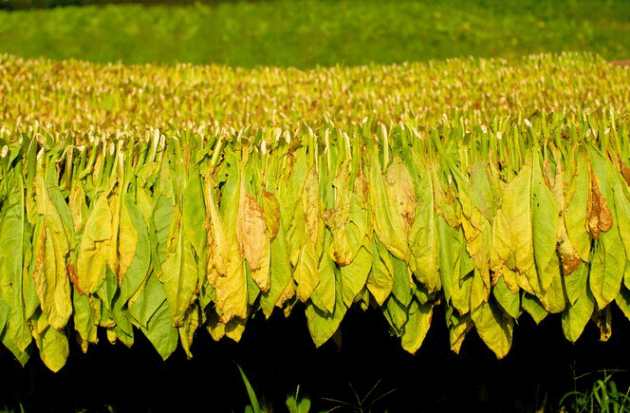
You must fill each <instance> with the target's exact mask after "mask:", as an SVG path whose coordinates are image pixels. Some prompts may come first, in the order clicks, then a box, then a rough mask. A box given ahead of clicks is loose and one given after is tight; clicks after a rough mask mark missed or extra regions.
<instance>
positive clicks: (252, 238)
mask: <svg viewBox="0 0 630 413" xmlns="http://www.w3.org/2000/svg"><path fill="white" fill-rule="evenodd" d="M236 221H237V224H236V236H237V238H238V242H239V246H240V250H241V254H242V255H243V258H245V259H246V260H247V262H248V263H249V266H250V268H251V270H252V271H256V270H258V269H260V267H261V266H262V264H263V257H264V256H265V248H266V246H267V242H268V234H267V224H266V223H265V213H264V212H263V209H262V208H261V207H260V205H258V202H256V200H255V199H254V197H253V196H251V195H250V194H248V193H247V192H245V190H244V189H242V190H241V199H240V202H239V208H238V215H237V219H236Z"/></svg>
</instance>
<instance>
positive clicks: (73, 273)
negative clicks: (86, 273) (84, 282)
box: [66, 263, 85, 295]
mask: <svg viewBox="0 0 630 413" xmlns="http://www.w3.org/2000/svg"><path fill="white" fill-rule="evenodd" d="M66 268H67V270H68V278H70V282H71V283H72V284H73V285H74V288H75V289H76V290H77V292H78V293H79V294H81V295H85V292H84V291H83V290H81V288H79V278H78V277H77V272H76V270H75V269H74V265H73V264H72V263H69V264H68V266H67V267H66Z"/></svg>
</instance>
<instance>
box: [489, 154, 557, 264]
mask: <svg viewBox="0 0 630 413" xmlns="http://www.w3.org/2000/svg"><path fill="white" fill-rule="evenodd" d="M531 185H532V166H531V159H528V161H526V163H525V165H524V166H523V168H522V169H521V171H520V172H519V174H518V175H517V176H516V178H514V179H513V180H512V182H510V183H509V184H508V185H507V186H506V187H505V190H504V192H503V201H502V204H501V208H500V209H499V210H498V211H497V216H496V217H495V220H494V223H493V229H492V261H491V262H492V264H491V268H492V269H493V270H494V271H495V272H498V271H499V270H500V269H501V268H502V267H503V265H504V264H506V265H508V267H509V268H510V269H512V270H514V271H518V272H519V273H521V274H522V273H525V272H526V271H527V270H529V269H530V268H531V267H532V266H533V265H534V245H533V234H532V209H531V208H532V188H531ZM555 214H557V212H555Z"/></svg>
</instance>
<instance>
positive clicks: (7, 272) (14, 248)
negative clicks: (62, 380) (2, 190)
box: [0, 174, 32, 353]
mask: <svg viewBox="0 0 630 413" xmlns="http://www.w3.org/2000/svg"><path fill="white" fill-rule="evenodd" d="M7 179H8V178H7ZM9 182H10V187H9V194H8V199H7V200H6V203H5V205H4V207H3V208H2V214H1V215H0V289H1V290H2V296H3V298H4V301H5V302H6V304H7V307H8V308H7V310H8V319H7V325H6V331H5V332H4V338H5V339H6V340H11V342H13V343H14V346H15V347H16V349H17V350H18V352H20V353H22V352H24V350H26V347H28V345H29V344H30V343H31V341H32V336H31V330H30V327H29V325H28V318H29V317H30V314H28V309H27V308H26V303H25V297H24V293H25V291H24V289H25V288H24V283H25V282H27V281H29V279H28V278H27V279H25V277H24V274H25V271H24V259H25V253H26V249H27V248H30V245H29V243H27V237H30V234H29V233H28V232H29V230H30V228H28V222H27V220H26V216H25V213H26V210H25V205H24V186H23V183H22V180H21V178H20V175H17V174H16V175H14V179H12V180H10V181H9V180H8V181H7V183H9ZM30 281H32V280H30ZM3 327H4V326H3ZM1 329H2V328H0V330H1Z"/></svg>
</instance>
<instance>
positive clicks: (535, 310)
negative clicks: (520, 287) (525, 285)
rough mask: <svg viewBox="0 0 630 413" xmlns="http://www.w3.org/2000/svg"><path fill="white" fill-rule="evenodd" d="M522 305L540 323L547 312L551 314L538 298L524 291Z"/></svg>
mask: <svg viewBox="0 0 630 413" xmlns="http://www.w3.org/2000/svg"><path fill="white" fill-rule="evenodd" d="M521 306H522V307H523V310H525V311H527V313H528V314H529V315H530V316H531V317H532V318H533V319H534V322H535V323H536V324H539V323H540V322H541V321H542V320H543V319H544V318H545V317H547V314H549V313H547V310H546V309H545V307H543V305H542V304H541V303H540V301H539V300H538V298H536V296H534V295H531V294H529V293H525V292H524V293H523V296H522V297H521Z"/></svg>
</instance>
